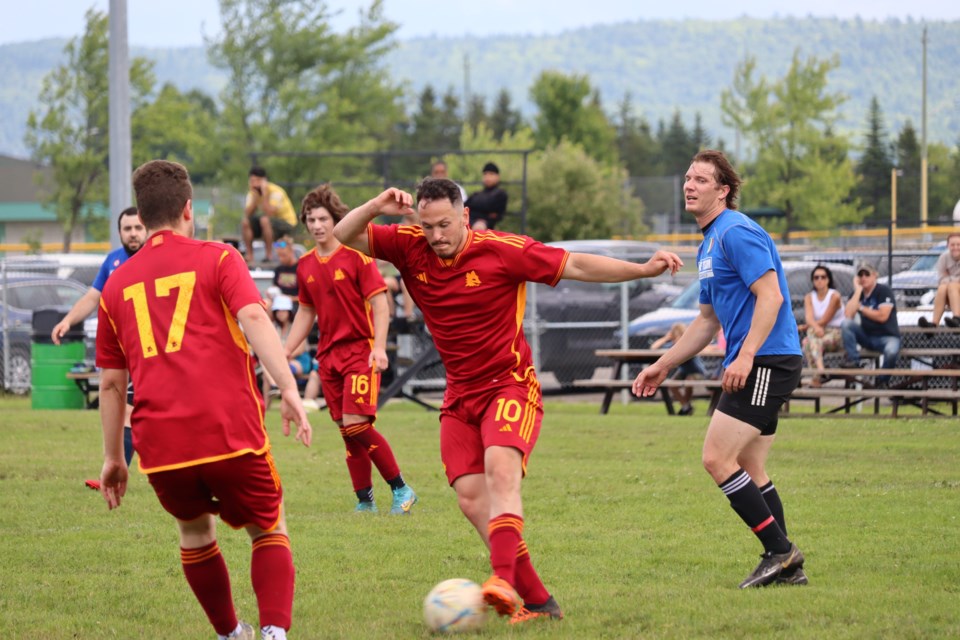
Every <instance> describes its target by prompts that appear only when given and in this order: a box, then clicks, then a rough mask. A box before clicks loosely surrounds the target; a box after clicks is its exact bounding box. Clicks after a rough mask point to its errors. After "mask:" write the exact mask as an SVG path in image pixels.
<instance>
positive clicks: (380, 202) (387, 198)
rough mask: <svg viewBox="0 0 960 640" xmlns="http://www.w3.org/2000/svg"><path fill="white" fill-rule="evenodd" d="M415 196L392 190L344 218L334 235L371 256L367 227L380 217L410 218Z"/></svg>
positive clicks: (335, 229) (349, 245)
mask: <svg viewBox="0 0 960 640" xmlns="http://www.w3.org/2000/svg"><path fill="white" fill-rule="evenodd" d="M415 213H416V211H414V209H413V196H411V195H410V194H409V193H407V192H406V191H401V190H400V189H395V188H390V189H387V190H386V191H384V192H383V193H381V194H380V195H378V196H377V197H376V198H374V199H372V200H368V201H366V202H365V203H363V204H362V205H360V206H359V207H357V208H356V209H353V210H352V211H351V212H350V213H348V214H347V215H345V216H343V218H342V219H341V220H340V222H338V223H337V226H335V227H334V228H333V235H334V236H336V237H337V240H339V241H340V242H341V243H343V244H345V245H347V246H348V247H351V248H353V249H356V250H357V251H362V252H363V253H365V254H367V255H370V244H369V242H368V241H367V225H368V224H370V223H371V222H372V221H373V219H374V218H376V217H377V216H379V215H388V216H408V215H413V214H415Z"/></svg>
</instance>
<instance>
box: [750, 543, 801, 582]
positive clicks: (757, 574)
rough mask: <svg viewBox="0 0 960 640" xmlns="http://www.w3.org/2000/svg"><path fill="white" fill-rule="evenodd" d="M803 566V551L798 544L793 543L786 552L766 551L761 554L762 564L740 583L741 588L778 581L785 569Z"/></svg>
mask: <svg viewBox="0 0 960 640" xmlns="http://www.w3.org/2000/svg"><path fill="white" fill-rule="evenodd" d="M802 566H803V553H801V552H800V549H798V548H797V545H795V544H793V543H791V544H790V550H789V551H787V552H786V553H772V552H770V551H765V552H764V553H763V554H761V555H760V564H758V565H757V568H756V569H754V570H753V573H751V574H750V575H749V576H747V579H746V580H744V581H743V582H741V583H740V588H741V589H748V588H750V587H765V586H767V585H768V584H771V583H773V582H775V581H776V579H777V576H779V575H780V574H781V573H783V572H784V571H788V570H791V569H799V568H801V567H802Z"/></svg>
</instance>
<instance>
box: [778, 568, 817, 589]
mask: <svg viewBox="0 0 960 640" xmlns="http://www.w3.org/2000/svg"><path fill="white" fill-rule="evenodd" d="M809 582H810V580H808V579H807V574H805V573H804V572H803V568H802V567H797V568H796V569H784V570H783V571H781V572H780V575H778V576H777V584H782V585H793V586H802V585H805V584H808V583H809Z"/></svg>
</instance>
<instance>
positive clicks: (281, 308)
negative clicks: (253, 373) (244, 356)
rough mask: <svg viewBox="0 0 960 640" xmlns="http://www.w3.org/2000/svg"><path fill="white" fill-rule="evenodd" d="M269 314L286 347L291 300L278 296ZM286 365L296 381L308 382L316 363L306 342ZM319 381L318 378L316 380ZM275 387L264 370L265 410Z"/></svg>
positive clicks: (291, 355) (289, 326) (291, 356)
mask: <svg viewBox="0 0 960 640" xmlns="http://www.w3.org/2000/svg"><path fill="white" fill-rule="evenodd" d="M270 310H271V312H272V314H273V321H274V324H275V325H276V328H277V333H278V334H279V335H280V342H281V343H282V344H283V345H284V346H286V344H287V336H288V335H290V329H292V328H293V300H291V299H290V298H289V297H287V296H285V295H278V296H276V297H274V298H273V303H272V306H271V309H270ZM287 364H289V365H290V373H292V374H293V377H295V378H297V380H298V381H305V382H307V381H309V377H310V373H311V372H313V371H314V369H315V367H316V365H317V363H316V361H315V360H314V359H313V358H312V357H310V352H309V351H307V343H306V341H303V342H301V343H300V344H299V345H298V346H297V347H296V348H295V349H294V350H293V351H292V352H291V354H290V356H289V357H288V359H287ZM318 380H319V378H318ZM275 387H276V383H275V382H274V381H273V378H271V377H270V374H269V373H268V372H267V371H266V369H264V371H263V389H262V391H263V402H264V405H265V408H267V409H269V408H270V400H271V399H272V395H273V394H271V393H270V392H271V391H272V390H273V389H274V388H275Z"/></svg>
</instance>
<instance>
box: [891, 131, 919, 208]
mask: <svg viewBox="0 0 960 640" xmlns="http://www.w3.org/2000/svg"><path fill="white" fill-rule="evenodd" d="M894 153H895V160H896V165H897V169H899V172H898V176H899V177H898V178H897V224H898V225H900V226H906V225H911V224H912V225H917V224H920V141H919V140H918V139H917V130H916V129H914V128H913V123H912V122H910V121H909V120H907V121H906V122H905V123H904V124H903V128H902V129H900V134H899V135H898V136H897V142H896V145H895V147H894Z"/></svg>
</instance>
